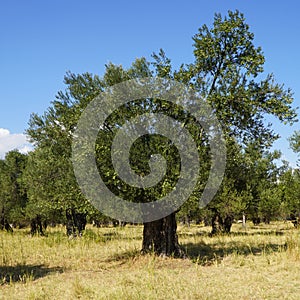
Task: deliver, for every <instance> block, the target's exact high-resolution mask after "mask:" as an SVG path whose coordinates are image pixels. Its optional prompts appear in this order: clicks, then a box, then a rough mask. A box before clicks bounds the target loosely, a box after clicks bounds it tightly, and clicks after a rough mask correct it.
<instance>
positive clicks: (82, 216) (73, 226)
mask: <svg viewBox="0 0 300 300" xmlns="http://www.w3.org/2000/svg"><path fill="white" fill-rule="evenodd" d="M66 219H67V223H66V229H67V235H68V236H69V237H76V236H77V235H79V236H82V232H83V231H84V230H85V226H86V223H87V221H86V213H80V212H76V211H75V209H74V208H68V209H67V210H66Z"/></svg>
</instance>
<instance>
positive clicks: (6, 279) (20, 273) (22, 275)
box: [0, 264, 63, 285]
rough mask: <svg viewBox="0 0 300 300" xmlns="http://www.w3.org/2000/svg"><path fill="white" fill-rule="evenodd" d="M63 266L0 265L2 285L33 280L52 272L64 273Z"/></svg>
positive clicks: (0, 282)
mask: <svg viewBox="0 0 300 300" xmlns="http://www.w3.org/2000/svg"><path fill="white" fill-rule="evenodd" d="M62 272H63V268H61V267H52V268H49V267H47V266H45V265H43V264H41V265H16V266H0V285H3V284H6V283H12V282H24V283H25V282H28V281H33V280H36V279H39V278H42V277H45V276H47V275H50V274H52V273H62Z"/></svg>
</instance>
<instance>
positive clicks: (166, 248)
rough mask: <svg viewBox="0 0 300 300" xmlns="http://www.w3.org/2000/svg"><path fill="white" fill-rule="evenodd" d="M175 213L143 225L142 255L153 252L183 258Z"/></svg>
mask: <svg viewBox="0 0 300 300" xmlns="http://www.w3.org/2000/svg"><path fill="white" fill-rule="evenodd" d="M176 230H177V223H176V218H175V213H172V214H171V215H169V216H167V217H165V218H163V219H159V220H156V221H153V222H149V223H145V224H144V231H143V248H142V252H143V253H148V252H154V253H155V254H157V255H162V256H174V257H184V252H183V250H182V249H181V248H180V246H179V243H178V236H177V232H176Z"/></svg>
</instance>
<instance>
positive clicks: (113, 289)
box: [0, 223, 300, 300]
mask: <svg viewBox="0 0 300 300" xmlns="http://www.w3.org/2000/svg"><path fill="white" fill-rule="evenodd" d="M209 230H210V228H207V227H203V226H191V227H183V226H179V228H178V233H179V241H180V242H181V244H182V246H183V247H184V248H185V249H186V252H187V253H188V256H189V259H183V260H182V259H174V258H162V257H156V256H154V255H151V254H149V255H144V256H143V255H141V254H140V251H139V249H140V247H141V237H142V226H126V227H125V228H92V227H88V229H87V231H86V232H85V234H84V236H83V237H82V238H78V239H72V240H69V239H68V238H67V237H66V236H65V230H64V228H62V227H57V228H51V229H49V230H48V235H47V236H46V237H31V236H30V235H29V234H28V230H16V231H15V232H14V234H9V233H6V232H0V299H164V300H166V299H300V232H299V230H295V229H293V228H292V226H291V224H289V223H273V224H271V225H268V226H266V225H261V226H256V227H254V226H252V227H250V226H249V227H248V228H247V230H243V229H242V227H241V225H238V224H236V225H234V227H233V233H232V234H231V235H228V236H216V237H209V235H208V232H209Z"/></svg>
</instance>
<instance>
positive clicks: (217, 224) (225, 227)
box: [211, 211, 233, 235]
mask: <svg viewBox="0 0 300 300" xmlns="http://www.w3.org/2000/svg"><path fill="white" fill-rule="evenodd" d="M232 223H233V217H232V216H231V215H227V216H226V217H225V218H224V219H223V218H222V217H221V215H220V213H219V212H218V211H215V212H214V215H213V217H212V222H211V226H212V230H211V235H215V234H219V233H230V230H231V226H232Z"/></svg>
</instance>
